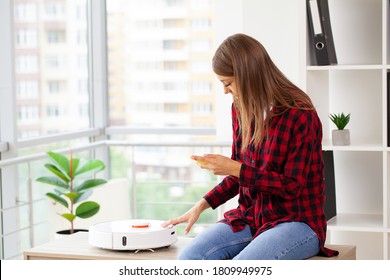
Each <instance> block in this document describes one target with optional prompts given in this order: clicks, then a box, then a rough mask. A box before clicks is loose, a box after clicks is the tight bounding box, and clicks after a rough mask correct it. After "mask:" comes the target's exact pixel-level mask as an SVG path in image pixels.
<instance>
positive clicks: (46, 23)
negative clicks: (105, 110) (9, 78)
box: [14, 0, 90, 140]
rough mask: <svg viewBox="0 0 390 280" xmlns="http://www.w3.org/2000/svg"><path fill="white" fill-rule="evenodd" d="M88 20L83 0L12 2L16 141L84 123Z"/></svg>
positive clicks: (86, 123) (80, 126)
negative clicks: (82, 96)
mask: <svg viewBox="0 0 390 280" xmlns="http://www.w3.org/2000/svg"><path fill="white" fill-rule="evenodd" d="M87 22H88V21H87V0H78V1H67V0H56V1H41V0H18V1H14V34H15V35H14V40H15V41H14V42H15V44H14V46H15V50H14V53H15V90H16V95H15V96H16V106H17V110H16V112H17V133H18V139H19V140H26V139H29V138H32V137H40V136H46V135H49V134H55V133H64V132H70V131H77V130H81V129H85V128H88V127H89V125H90V116H89V114H87V113H86V112H87V110H86V109H85V108H88V106H89V97H88V62H87V57H88V45H87ZM80 95H86V96H87V98H79V97H80ZM70 124H71V125H70Z"/></svg>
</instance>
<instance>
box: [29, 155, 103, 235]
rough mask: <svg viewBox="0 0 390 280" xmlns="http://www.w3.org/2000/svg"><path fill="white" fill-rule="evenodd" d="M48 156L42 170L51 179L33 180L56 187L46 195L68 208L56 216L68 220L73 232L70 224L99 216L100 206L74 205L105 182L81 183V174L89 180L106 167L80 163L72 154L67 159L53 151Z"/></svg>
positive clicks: (99, 161) (94, 180)
mask: <svg viewBox="0 0 390 280" xmlns="http://www.w3.org/2000/svg"><path fill="white" fill-rule="evenodd" d="M47 155H48V157H49V158H50V160H51V163H46V164H45V165H44V167H45V168H46V169H47V170H49V171H50V172H51V173H52V174H53V175H54V176H42V177H39V178H37V179H36V181H37V182H40V183H43V184H48V185H52V186H53V187H54V188H55V189H54V192H48V193H46V196H47V197H49V198H50V199H52V200H54V201H55V202H57V203H59V204H61V205H63V206H64V207H66V208H67V209H68V212H67V213H62V214H59V215H60V216H62V217H63V218H65V219H66V220H68V221H69V222H70V223H71V229H73V221H74V219H75V218H76V217H79V218H82V219H86V218H89V217H92V216H93V215H95V214H96V213H98V211H99V209H100V205H99V204H98V203H96V202H94V201H86V202H82V203H80V204H79V205H78V206H76V204H77V203H78V202H81V201H82V200H85V199H87V197H88V196H90V195H91V193H92V189H93V188H95V187H98V186H100V185H102V184H105V183H106V182H107V181H106V180H104V179H98V178H87V179H85V180H83V179H82V176H81V175H83V176H84V177H87V176H89V177H91V176H93V175H95V174H96V173H97V172H99V171H101V170H104V169H105V168H106V166H105V164H104V163H103V162H102V161H101V160H85V161H81V160H80V159H79V158H73V157H72V155H70V158H69V159H68V158H67V157H66V156H64V155H62V154H59V153H55V152H48V153H47ZM74 209H75V210H74Z"/></svg>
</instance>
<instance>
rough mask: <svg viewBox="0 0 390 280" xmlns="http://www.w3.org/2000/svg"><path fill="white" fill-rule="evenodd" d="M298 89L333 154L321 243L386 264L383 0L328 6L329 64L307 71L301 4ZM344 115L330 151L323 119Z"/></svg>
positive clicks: (389, 211)
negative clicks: (330, 199)
mask: <svg viewBox="0 0 390 280" xmlns="http://www.w3.org/2000/svg"><path fill="white" fill-rule="evenodd" d="M300 3H301V9H302V11H301V18H302V20H301V24H302V29H301V30H302V31H303V32H302V36H301V39H300V40H301V41H302V42H301V43H302V44H301V46H302V59H301V60H302V68H301V69H302V73H301V76H302V86H303V87H304V88H305V90H306V92H307V93H308V94H309V95H310V97H311V98H312V100H313V102H314V104H315V106H316V108H317V110H318V113H319V116H320V118H321V121H322V124H323V133H324V140H323V148H324V150H333V151H334V160H335V179H336V205H337V216H336V217H334V218H332V219H331V220H330V221H329V222H328V238H327V242H328V243H332V244H354V245H356V246H357V258H358V259H390V249H389V246H390V245H389V244H390V148H389V147H387V122H388V121H389V120H388V113H387V110H388V109H387V90H388V89H387V72H389V71H390V65H389V61H390V49H389V45H390V41H389V38H390V35H389V34H390V27H389V16H390V12H389V0H328V3H329V13H330V18H331V25H332V32H333V39H334V44H335V48H336V54H337V59H338V64H337V65H330V66H315V65H314V63H313V61H312V56H311V55H310V46H309V40H308V38H309V37H308V36H309V31H308V23H307V16H306V15H307V12H306V0H302V1H301V2H300ZM341 112H344V113H351V120H350V123H349V124H348V126H347V128H348V129H349V130H350V134H351V145H350V146H333V145H332V144H331V143H332V142H331V132H332V130H333V129H335V126H334V124H333V123H332V122H331V121H330V119H329V117H328V116H329V114H331V113H341Z"/></svg>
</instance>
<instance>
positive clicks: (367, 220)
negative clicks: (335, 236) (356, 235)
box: [328, 213, 385, 232]
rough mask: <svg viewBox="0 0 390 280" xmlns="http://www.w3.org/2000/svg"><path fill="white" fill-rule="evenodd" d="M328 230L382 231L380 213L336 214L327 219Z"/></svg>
mask: <svg viewBox="0 0 390 280" xmlns="http://www.w3.org/2000/svg"><path fill="white" fill-rule="evenodd" d="M328 230H338V231H362V232H383V231H384V230H385V229H384V226H383V217H382V215H373V214H344V213H340V214H337V215H336V216H335V217H333V218H332V219H330V220H329V221H328Z"/></svg>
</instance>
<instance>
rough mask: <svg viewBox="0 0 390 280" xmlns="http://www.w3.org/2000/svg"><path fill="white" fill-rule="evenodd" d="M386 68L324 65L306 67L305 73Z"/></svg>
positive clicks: (377, 66)
mask: <svg viewBox="0 0 390 280" xmlns="http://www.w3.org/2000/svg"><path fill="white" fill-rule="evenodd" d="M387 68H388V66H386V65H381V64H379V65H378V64H374V65H370V64H364V65H346V64H345V65H340V64H337V65H326V66H313V65H310V66H307V67H306V70H307V71H331V70H335V71H337V70H381V69H387Z"/></svg>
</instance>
